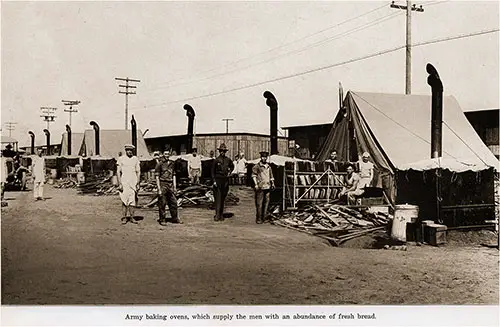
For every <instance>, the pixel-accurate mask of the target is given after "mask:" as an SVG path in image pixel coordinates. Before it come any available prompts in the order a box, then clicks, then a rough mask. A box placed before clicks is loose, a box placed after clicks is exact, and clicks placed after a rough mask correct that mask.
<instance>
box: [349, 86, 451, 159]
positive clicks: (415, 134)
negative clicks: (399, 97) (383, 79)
mask: <svg viewBox="0 0 500 327" xmlns="http://www.w3.org/2000/svg"><path fill="white" fill-rule="evenodd" d="M352 93H354V94H356V95H357V96H358V97H359V98H360V99H361V100H363V101H364V102H366V103H367V104H368V105H370V106H371V107H372V108H373V109H375V110H376V111H378V112H379V113H381V114H382V115H384V116H385V117H387V118H388V119H389V120H390V121H392V122H393V123H395V124H396V125H398V126H400V127H402V128H403V129H405V130H407V131H408V132H409V133H410V134H412V135H414V136H416V137H418V138H419V139H421V140H422V141H424V142H426V143H427V144H429V145H430V144H431V142H430V141H428V140H427V139H425V138H423V137H422V136H420V135H418V134H417V133H415V132H413V131H412V130H410V129H409V128H407V127H406V126H404V125H402V124H400V123H398V122H397V121H396V120H394V119H392V118H391V117H389V116H388V115H387V114H385V113H384V112H383V111H382V110H380V109H379V108H377V107H376V106H374V105H373V104H371V103H370V102H368V101H367V100H365V99H364V98H363V97H362V96H360V95H359V94H357V93H355V92H352ZM443 123H444V121H443ZM448 127H449V126H448ZM443 152H444V153H446V154H447V155H449V156H450V157H452V158H453V159H457V158H456V157H454V156H453V155H451V154H449V153H448V152H446V151H443ZM457 160H458V159H457ZM439 166H440V167H441V163H439Z"/></svg>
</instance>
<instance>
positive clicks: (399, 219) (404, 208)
mask: <svg viewBox="0 0 500 327" xmlns="http://www.w3.org/2000/svg"><path fill="white" fill-rule="evenodd" d="M417 218H418V206H415V205H410V204H404V205H397V206H395V207H394V219H393V221H392V230H391V237H392V238H393V239H395V240H397V241H401V242H406V224H407V223H411V222H415V221H417Z"/></svg>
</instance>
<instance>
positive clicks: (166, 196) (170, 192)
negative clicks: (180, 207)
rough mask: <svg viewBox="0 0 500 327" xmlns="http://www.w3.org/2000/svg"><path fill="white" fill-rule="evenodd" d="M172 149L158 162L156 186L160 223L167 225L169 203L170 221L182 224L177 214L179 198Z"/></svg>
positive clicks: (164, 153) (165, 152)
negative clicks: (166, 209) (176, 191)
mask: <svg viewBox="0 0 500 327" xmlns="http://www.w3.org/2000/svg"><path fill="white" fill-rule="evenodd" d="M169 158H170V151H164V152H163V156H161V157H160V158H159V160H158V163H157V164H156V168H155V173H156V186H157V187H158V211H159V214H160V218H159V219H158V223H159V224H160V225H165V224H166V223H167V218H166V212H165V206H166V205H167V204H168V209H169V210H170V216H172V218H171V220H170V222H171V223H173V224H182V222H181V221H180V220H179V217H178V214H177V198H176V196H175V166H174V162H173V161H171V160H169Z"/></svg>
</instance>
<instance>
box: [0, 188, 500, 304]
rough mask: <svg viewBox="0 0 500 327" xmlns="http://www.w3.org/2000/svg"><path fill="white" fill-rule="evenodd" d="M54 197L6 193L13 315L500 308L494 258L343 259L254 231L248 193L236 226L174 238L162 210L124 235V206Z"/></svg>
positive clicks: (6, 277) (469, 254)
mask: <svg viewBox="0 0 500 327" xmlns="http://www.w3.org/2000/svg"><path fill="white" fill-rule="evenodd" d="M46 193H47V194H46V195H47V196H48V197H50V199H48V200H47V201H44V202H34V201H33V199H32V194H31V193H7V198H8V199H9V200H8V203H9V205H8V207H6V208H2V218H1V219H2V221H1V222H2V226H1V231H2V303H3V304H330V305H336V304H498V289H499V288H498V277H499V274H498V262H499V261H498V259H499V256H498V250H496V249H489V248H485V247H480V246H479V245H470V246H466V247H457V246H452V245H450V246H446V247H440V248H435V247H430V246H422V247H410V248H409V250H408V251H406V252H403V251H390V250H370V249H354V248H335V247H331V246H330V245H329V244H327V243H325V242H324V241H323V240H321V239H319V238H316V237H313V236H309V235H307V234H303V233H299V232H296V231H293V230H288V229H285V228H282V227H278V226H272V225H269V224H264V225H256V224H255V223H254V216H253V207H252V205H253V203H252V198H251V195H252V194H251V193H250V192H249V191H248V190H245V191H243V190H239V191H237V193H238V195H239V196H240V198H241V203H240V205H238V206H235V207H231V208H230V209H229V211H231V212H233V213H234V214H235V217H234V218H231V219H227V220H226V221H224V222H222V223H216V222H214V221H213V220H212V217H213V213H212V212H211V211H209V210H207V209H203V208H186V209H182V210H181V212H180V215H181V218H182V219H183V220H184V222H185V224H184V225H168V226H167V227H162V226H160V225H158V224H157V223H156V218H157V213H156V211H152V210H140V211H139V212H138V214H140V215H142V216H144V219H143V220H142V221H141V222H140V223H139V225H132V224H127V225H124V226H122V225H121V224H120V209H121V208H120V201H119V199H118V197H116V196H102V197H95V196H81V195H77V194H76V191H75V190H71V189H70V190H61V189H54V188H51V187H46ZM147 200H148V199H145V198H142V199H141V201H142V202H147Z"/></svg>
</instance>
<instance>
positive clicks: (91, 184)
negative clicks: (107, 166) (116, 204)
mask: <svg viewBox="0 0 500 327" xmlns="http://www.w3.org/2000/svg"><path fill="white" fill-rule="evenodd" d="M78 193H80V194H94V195H116V194H118V186H115V185H113V184H112V183H111V177H109V176H107V177H103V176H92V177H90V176H89V177H88V178H87V179H86V181H85V183H81V184H80V185H78Z"/></svg>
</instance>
